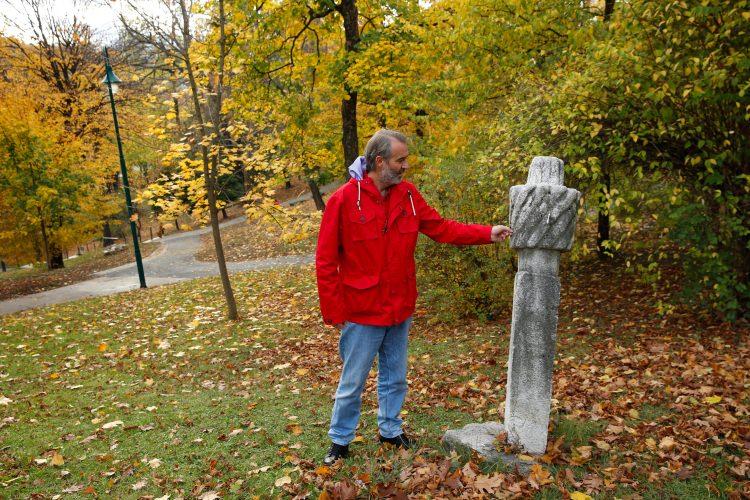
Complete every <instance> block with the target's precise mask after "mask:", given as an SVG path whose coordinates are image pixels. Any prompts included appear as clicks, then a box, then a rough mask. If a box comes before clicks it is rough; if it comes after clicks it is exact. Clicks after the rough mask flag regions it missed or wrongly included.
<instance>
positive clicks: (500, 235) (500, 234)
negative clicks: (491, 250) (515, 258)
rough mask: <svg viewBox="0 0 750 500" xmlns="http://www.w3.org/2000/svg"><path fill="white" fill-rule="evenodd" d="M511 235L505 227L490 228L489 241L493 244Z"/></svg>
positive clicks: (510, 231)
mask: <svg viewBox="0 0 750 500" xmlns="http://www.w3.org/2000/svg"><path fill="white" fill-rule="evenodd" d="M511 234H513V230H512V229H511V228H509V227H507V226H500V225H498V226H492V233H490V239H492V242H493V243H498V242H500V241H503V240H505V239H506V238H508V237H509V236H510V235H511Z"/></svg>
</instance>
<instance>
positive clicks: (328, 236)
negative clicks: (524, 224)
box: [315, 175, 492, 326]
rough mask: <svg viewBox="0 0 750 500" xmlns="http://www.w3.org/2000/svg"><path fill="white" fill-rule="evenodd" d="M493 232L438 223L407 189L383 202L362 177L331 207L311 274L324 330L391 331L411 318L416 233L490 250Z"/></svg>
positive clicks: (337, 194)
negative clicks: (349, 326)
mask: <svg viewBox="0 0 750 500" xmlns="http://www.w3.org/2000/svg"><path fill="white" fill-rule="evenodd" d="M491 230H492V226H483V225H478V224H461V223H459V222H456V221H452V220H447V219H443V218H442V217H441V216H440V214H438V213H437V211H435V209H433V208H432V207H430V206H429V205H428V204H427V202H426V201H425V200H424V198H422V195H421V194H419V191H417V189H416V188H415V187H414V185H413V184H411V183H410V182H406V181H403V182H401V183H399V184H397V185H395V186H393V187H391V188H390V192H389V193H388V194H387V196H386V197H383V196H382V195H381V194H380V191H378V189H377V187H375V184H374V183H373V182H372V180H371V179H370V178H369V177H368V176H367V175H365V178H364V179H363V180H361V181H356V180H354V179H351V180H349V182H348V183H346V184H344V185H343V186H341V187H340V188H339V189H338V190H337V191H336V192H335V193H333V195H331V198H330V199H329V200H328V204H327V205H326V209H325V212H324V213H323V220H322V222H321V224H320V235H319V236H318V248H317V252H316V255H315V267H316V271H317V276H318V295H319V297H320V310H321V313H322V315H323V321H324V322H325V323H326V324H337V323H343V322H344V321H352V322H354V323H361V324H365V325H374V326H391V325H395V324H398V323H401V322H403V321H405V320H406V319H407V318H408V317H409V316H411V315H412V314H413V313H414V304H415V302H416V299H417V283H416V278H415V267H414V248H415V246H416V244H417V231H420V232H422V233H424V234H426V235H427V236H429V237H430V238H432V239H433V240H435V241H439V242H441V243H452V244H454V245H478V244H483V243H491V239H490V232H491Z"/></svg>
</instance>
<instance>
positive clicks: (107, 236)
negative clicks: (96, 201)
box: [102, 220, 114, 248]
mask: <svg viewBox="0 0 750 500" xmlns="http://www.w3.org/2000/svg"><path fill="white" fill-rule="evenodd" d="M102 233H103V238H102V242H103V243H102V246H103V247H104V248H107V247H108V246H110V245H111V244H113V243H114V240H113V239H112V228H111V227H109V221H108V220H105V221H104V227H103V228H102Z"/></svg>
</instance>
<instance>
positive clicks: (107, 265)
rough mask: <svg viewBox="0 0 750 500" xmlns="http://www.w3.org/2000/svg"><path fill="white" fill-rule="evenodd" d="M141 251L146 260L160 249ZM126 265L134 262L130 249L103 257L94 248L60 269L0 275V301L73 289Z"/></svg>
mask: <svg viewBox="0 0 750 500" xmlns="http://www.w3.org/2000/svg"><path fill="white" fill-rule="evenodd" d="M140 248H141V255H142V256H143V258H146V257H148V256H149V255H151V254H152V253H153V252H154V251H155V250H156V249H158V248H159V243H144V244H142V245H141V247H140ZM129 262H135V254H133V250H132V247H130V248H129V249H128V250H127V251H122V252H118V253H115V254H111V255H104V253H103V252H102V249H101V248H96V249H94V250H92V251H91V252H87V253H84V254H83V255H81V256H80V257H77V258H75V259H69V260H66V261H65V267H64V268H63V269H53V270H51V271H48V270H47V267H46V266H44V265H42V267H35V268H33V269H18V270H12V271H9V272H6V273H2V272H0V300H8V299H12V298H13V297H20V296H22V295H29V294H32V293H38V292H43V291H45V290H51V289H52V288H59V287H61V286H66V285H72V284H73V283H78V282H81V281H85V280H88V279H91V278H92V277H94V273H95V272H97V271H103V270H105V269H112V268H113V267H117V266H121V265H123V264H127V263H129Z"/></svg>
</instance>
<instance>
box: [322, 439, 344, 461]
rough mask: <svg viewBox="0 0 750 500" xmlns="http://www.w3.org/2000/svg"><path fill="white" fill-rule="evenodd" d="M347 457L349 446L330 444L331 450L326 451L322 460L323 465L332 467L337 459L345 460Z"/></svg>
mask: <svg viewBox="0 0 750 500" xmlns="http://www.w3.org/2000/svg"><path fill="white" fill-rule="evenodd" d="M348 456H349V445H348V444H347V445H340V444H336V443H331V448H330V449H329V450H328V455H326V456H325V458H324V459H323V464H324V465H333V464H334V463H335V462H336V460H338V459H339V458H346V457H348Z"/></svg>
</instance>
